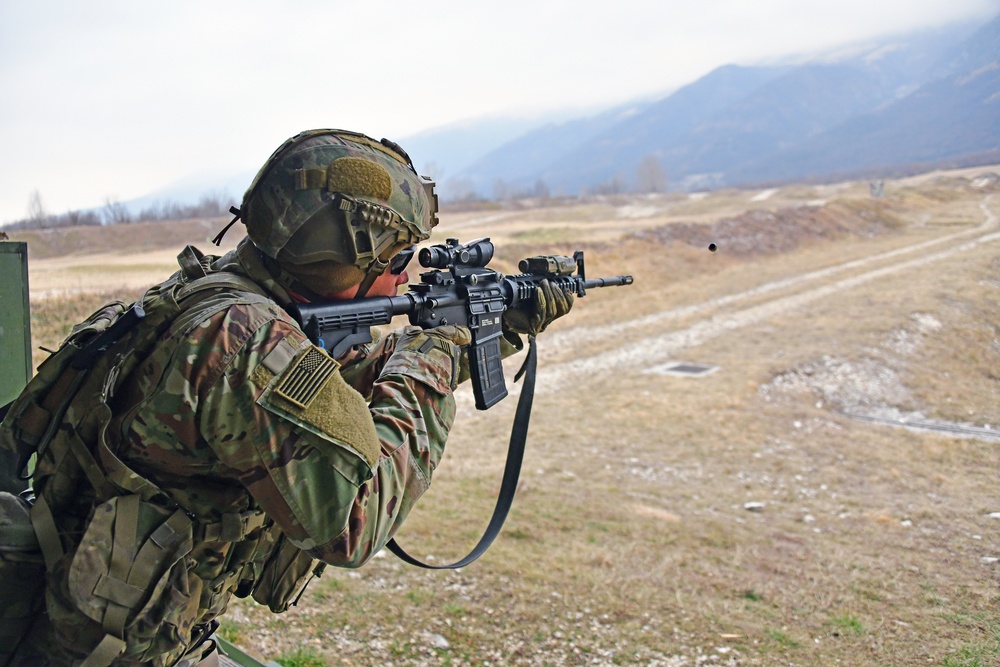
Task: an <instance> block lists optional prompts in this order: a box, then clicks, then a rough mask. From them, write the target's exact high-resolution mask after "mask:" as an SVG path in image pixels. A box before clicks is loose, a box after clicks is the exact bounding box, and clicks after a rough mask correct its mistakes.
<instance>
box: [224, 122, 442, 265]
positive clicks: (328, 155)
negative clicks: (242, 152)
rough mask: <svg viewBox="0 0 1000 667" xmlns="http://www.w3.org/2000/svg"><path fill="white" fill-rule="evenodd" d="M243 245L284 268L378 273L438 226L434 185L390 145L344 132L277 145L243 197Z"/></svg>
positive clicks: (305, 134)
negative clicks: (324, 266)
mask: <svg viewBox="0 0 1000 667" xmlns="http://www.w3.org/2000/svg"><path fill="white" fill-rule="evenodd" d="M240 217H241V218H242V219H243V222H244V223H245V224H246V226H247V235H248V236H249V237H250V240H251V241H252V242H253V243H254V245H255V246H257V247H258V248H259V249H260V250H261V251H262V252H263V253H264V254H265V255H267V256H269V257H271V258H273V259H275V260H278V262H279V263H280V264H283V265H291V266H298V265H305V264H313V263H315V262H321V261H326V262H333V263H336V264H343V265H348V266H354V267H357V268H358V269H360V270H361V271H363V272H365V273H367V274H372V275H373V276H374V275H378V274H381V273H382V272H383V271H384V270H385V265H386V260H387V259H388V255H390V254H391V253H392V252H393V251H394V250H398V249H400V248H402V247H406V246H409V245H413V244H416V243H419V242H420V241H423V240H425V239H427V238H428V237H429V236H430V234H431V229H432V228H433V227H434V226H435V225H437V222H438V221H437V196H436V195H435V194H434V183H433V182H432V181H431V180H430V179H426V178H423V177H421V176H419V175H418V174H417V172H416V171H415V170H414V168H413V164H412V162H410V158H409V156H408V155H407V154H406V153H405V152H404V151H403V150H402V149H401V148H400V147H399V146H397V145H396V144H395V143H393V142H391V141H389V140H387V139H383V140H382V141H381V142H379V141H375V140H374V139H372V138H371V137H367V136H365V135H363V134H358V133H355V132H347V131H344V130H310V131H307V132H302V133H300V134H297V135H296V136H294V137H292V138H291V139H289V140H287V141H286V142H285V143H284V144H282V145H281V146H280V147H278V150H276V151H275V152H274V154H272V155H271V157H270V158H269V159H268V161H267V162H266V163H264V166H263V167H261V169H260V171H259V172H258V173H257V176H256V177H255V178H254V180H253V183H251V185H250V188H249V189H248V190H247V192H246V194H245V195H244V196H243V204H242V206H241V208H240Z"/></svg>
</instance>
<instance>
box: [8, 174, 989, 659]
mask: <svg viewBox="0 0 1000 667" xmlns="http://www.w3.org/2000/svg"><path fill="white" fill-rule="evenodd" d="M996 173H997V170H996V169H989V168H983V169H972V170H965V171H963V172H951V173H936V174H928V175H924V176H921V177H915V178H911V179H906V180H901V181H891V182H887V183H886V187H885V190H886V193H885V196H884V197H882V198H880V199H877V200H876V199H872V198H870V197H869V194H868V189H867V184H865V183H844V184H839V185H836V186H797V187H788V188H779V189H775V190H773V191H770V190H769V191H735V190H733V191H722V192H715V193H708V194H706V195H703V196H687V195H679V194H671V195H662V196H650V197H630V198H629V197H622V198H620V199H614V198H608V199H601V200H588V201H580V202H560V203H558V204H555V203H552V202H538V203H536V205H524V206H520V207H508V208H500V209H496V210H490V211H479V212H471V211H470V212H460V211H446V212H445V213H444V215H443V216H442V224H441V228H440V233H439V234H438V235H437V236H438V237H439V238H441V239H443V238H445V237H447V236H457V237H459V238H461V239H463V240H468V239H471V238H473V237H478V236H487V235H488V236H491V237H492V238H493V240H494V241H495V242H496V243H497V245H498V247H499V249H500V250H499V254H498V258H497V260H496V261H495V264H496V265H497V266H498V268H500V269H502V270H505V271H511V270H513V267H514V266H515V265H516V261H517V259H519V258H520V257H523V256H527V255H531V254H538V253H549V252H559V253H567V254H568V253H569V252H571V251H572V250H574V249H576V248H582V249H584V250H585V251H586V254H587V264H588V267H587V268H588V275H589V276H600V275H616V274H619V273H631V274H633V275H634V276H635V284H634V285H633V286H631V287H627V288H616V289H606V290H593V291H592V292H591V293H589V294H588V295H587V297H586V298H584V299H582V300H578V301H577V305H576V307H575V308H574V311H573V313H571V315H570V316H569V317H567V318H565V319H564V320H560V321H559V322H557V323H556V324H555V325H553V327H552V330H551V331H550V332H546V334H544V335H543V336H541V337H540V338H539V347H540V362H539V387H538V393H537V395H536V398H535V410H534V414H533V417H532V427H531V433H530V437H529V445H528V452H527V455H526V457H525V463H524V470H523V473H522V482H521V485H520V487H519V491H518V497H517V500H516V502H515V507H514V509H513V511H512V513H511V516H510V518H509V519H508V522H507V525H506V527H505V529H504V532H503V534H502V535H501V537H500V538H499V539H498V541H497V542H496V543H495V544H494V546H493V548H492V549H491V550H490V552H489V553H488V554H487V555H486V556H484V557H483V558H482V559H481V560H479V561H478V562H476V563H475V564H473V565H471V566H469V567H467V568H464V569H463V570H461V571H457V572H431V571H423V570H418V569H414V568H411V567H409V566H407V565H405V564H403V563H401V562H399V561H397V560H396V559H395V558H394V557H393V556H391V555H385V556H383V555H381V554H380V555H379V556H378V557H376V558H375V559H373V560H372V562H371V563H369V564H368V565H366V566H365V567H364V568H361V569H360V570H357V571H332V570H330V569H328V570H327V572H326V573H325V574H324V576H323V577H322V578H321V579H319V580H318V581H315V582H313V583H312V584H311V585H310V587H309V589H308V591H307V593H306V595H305V596H304V598H303V600H302V602H301V603H300V604H299V606H298V607H296V608H293V609H292V610H291V611H290V612H288V613H286V614H284V615H281V616H276V615H272V614H270V613H268V612H267V611H266V610H263V609H261V608H259V607H255V606H254V605H252V604H249V603H246V602H244V601H238V602H235V603H234V604H233V605H232V608H231V612H230V614H229V615H228V616H227V617H226V620H225V622H224V624H223V632H224V633H225V636H226V637H227V638H228V639H230V640H231V641H234V642H235V643H237V644H240V645H242V646H244V647H246V648H248V649H250V650H252V651H254V652H256V653H259V654H261V655H265V656H267V657H268V658H270V659H278V660H281V661H282V662H283V664H285V665H287V666H288V667H291V666H293V665H298V666H319V665H340V664H345V665H384V664H407V665H661V666H670V667H680V666H682V665H691V666H693V665H767V666H770V665H881V666H890V665H941V666H946V667H959V666H963V667H974V666H978V667H986V666H989V665H997V664H1000V588H998V585H1000V563H998V558H1000V530H998V529H1000V492H998V490H997V488H998V484H997V482H998V473H997V471H998V470H1000V401H998V399H1000V225H998V216H1000V179H998V178H997V177H996V176H995V174H996ZM222 224H224V223H223V222H222V221H220V222H219V226H221V225H222ZM98 231H111V230H98ZM213 231H214V227H213V226H209V227H208V228H207V229H204V230H203V229H202V228H201V227H196V228H195V227H192V228H191V230H190V234H191V238H189V239H187V240H185V241H182V242H179V239H177V238H176V230H174V231H172V232H171V233H169V234H165V235H164V236H163V237H162V240H160V241H157V239H158V238H159V237H158V233H157V231H156V228H155V227H151V228H149V229H147V230H144V231H143V233H142V234H139V235H136V237H135V238H136V239H137V240H136V241H135V242H134V243H135V244H134V245H132V246H129V247H126V248H123V250H127V251H128V252H123V253H120V254H122V255H124V256H127V260H125V259H122V260H120V261H119V262H117V263H114V266H116V267H120V268H119V269H115V270H108V267H109V266H111V264H112V260H110V259H109V257H110V256H111V254H112V253H113V252H114V250H113V249H114V248H115V245H114V240H113V237H112V236H110V235H108V236H104V237H102V236H100V235H97V234H94V236H93V238H88V239H87V240H86V241H80V242H78V244H77V246H76V247H75V248H73V254H72V255H69V254H67V253H68V250H66V249H62V250H59V251H53V250H51V249H50V248H48V247H47V246H45V239H43V238H40V237H37V236H36V237H32V238H31V239H28V240H29V243H33V244H36V245H37V246H40V247H39V251H38V256H39V261H37V262H35V261H33V263H32V266H31V284H32V289H33V294H34V295H35V296H37V298H36V300H35V303H34V309H33V330H34V333H35V344H36V345H44V346H46V347H52V346H54V345H57V344H58V341H59V339H60V338H61V337H62V336H63V335H65V333H66V330H67V328H68V326H70V325H71V324H72V323H74V322H76V321H77V320H79V319H80V318H81V317H82V316H85V315H86V314H88V313H89V312H90V311H92V310H93V309H94V308H96V306H97V305H99V304H100V303H101V302H103V301H104V300H106V299H107V298H109V297H111V296H114V295H118V297H119V298H123V299H126V300H128V299H131V298H135V296H136V295H137V294H138V293H139V291H140V290H141V288H142V287H143V286H144V285H143V282H144V281H148V280H153V279H155V278H150V277H149V276H150V274H151V273H154V272H159V273H160V275H163V276H165V275H166V274H167V273H169V272H170V271H171V270H172V268H171V267H170V261H171V260H170V257H171V256H172V255H173V254H176V252H177V251H179V249H180V245H182V243H184V242H191V243H195V244H196V245H199V246H200V247H202V249H206V247H207V242H205V240H204V239H205V238H207V237H210V236H211V235H212V233H213ZM12 236H13V237H14V238H15V240H17V239H19V238H20V237H18V236H17V235H12ZM140 240H141V245H138V244H139V243H140ZM708 242H714V243H716V244H717V245H718V248H719V249H718V251H717V252H715V253H711V252H709V251H708V250H707V249H706V247H707V244H708ZM128 243H133V242H132V241H129V242H128ZM34 253H35V249H34V246H32V245H29V255H31V256H34ZM140 253H143V254H140ZM512 361H515V363H509V365H510V367H511V368H510V370H514V369H516V367H517V363H516V360H512ZM674 362H690V363H698V364H705V365H711V366H716V367H718V368H717V370H715V371H714V372H712V373H710V374H708V375H705V376H703V377H678V376H675V375H671V374H669V369H670V366H671V364H672V363H674ZM511 379H512V378H509V380H511ZM511 387H512V395H514V396H516V393H517V386H516V385H511ZM515 402H516V401H515V400H514V398H513V396H512V398H508V399H507V400H505V401H504V402H503V403H501V404H499V405H498V406H496V407H494V408H493V409H491V410H490V411H488V412H485V413H483V412H477V411H476V410H475V409H474V406H473V403H472V398H471V395H470V394H469V393H467V390H465V389H463V390H462V391H461V393H460V395H459V406H460V413H459V418H458V423H457V424H456V427H455V429H454V431H453V433H452V436H451V438H450V439H449V443H448V453H447V455H446V457H445V460H444V462H443V463H442V465H441V466H440V468H439V469H438V470H437V472H436V474H435V480H434V485H433V487H432V488H431V490H430V491H429V492H428V494H427V495H426V497H425V498H424V499H423V500H422V501H421V502H420V504H419V505H418V507H417V508H416V510H415V511H414V513H413V514H412V515H411V517H410V519H409V521H408V523H407V524H406V526H404V528H403V529H402V531H401V534H400V535H399V541H400V543H401V544H402V545H403V546H404V547H405V548H407V549H408V550H410V551H411V552H412V553H414V554H415V555H417V556H418V557H422V558H425V559H426V558H432V559H434V561H435V562H444V561H448V560H455V559H457V558H459V557H461V556H462V555H464V553H465V551H467V550H468V549H470V548H471V547H472V545H473V544H474V543H475V541H476V540H477V539H478V535H479V534H480V533H481V531H482V530H483V528H484V527H485V524H486V522H487V520H488V517H489V513H490V511H491V509H492V503H493V502H494V498H495V494H496V492H497V490H498V486H499V481H500V477H501V471H502V467H503V461H504V454H505V446H506V439H507V433H508V430H509V426H510V422H511V419H512V418H513V409H514V404H515ZM872 420H880V421H878V422H875V421H872ZM903 422H906V423H909V424H911V425H913V424H918V425H919V426H920V428H902V427H898V426H897V427H893V426H890V425H886V424H891V423H895V424H897V425H898V424H901V423H903ZM972 436H975V437H972Z"/></svg>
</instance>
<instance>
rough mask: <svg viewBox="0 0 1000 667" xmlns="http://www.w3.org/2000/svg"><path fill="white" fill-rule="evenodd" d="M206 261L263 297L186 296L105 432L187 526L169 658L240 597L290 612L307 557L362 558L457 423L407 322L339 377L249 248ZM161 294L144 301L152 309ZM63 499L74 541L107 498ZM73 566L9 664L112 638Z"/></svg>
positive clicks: (446, 359) (440, 346)
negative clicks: (184, 572)
mask: <svg viewBox="0 0 1000 667" xmlns="http://www.w3.org/2000/svg"><path fill="white" fill-rule="evenodd" d="M202 262H203V264H204V267H203V268H205V269H206V270H207V272H209V273H214V272H222V273H224V274H232V275H237V276H245V277H247V278H249V279H250V280H252V281H253V283H254V284H255V285H256V286H257V288H258V289H257V290H256V291H257V292H258V293H253V292H252V291H246V290H235V291H234V290H226V289H217V290H216V289H212V290H206V293H205V294H204V295H203V296H202V297H201V298H198V299H194V301H195V303H194V304H193V305H191V306H190V307H187V308H185V309H183V310H182V311H181V313H180V315H179V316H178V317H177V319H176V321H175V322H174V324H173V325H172V326H171V329H170V331H169V332H168V335H166V336H164V337H162V338H161V339H160V340H159V341H158V342H157V343H156V344H155V346H154V347H153V349H152V352H151V353H150V354H148V356H146V357H145V358H144V359H143V360H141V361H140V362H139V363H138V365H137V366H136V367H135V368H134V370H132V371H131V372H130V373H129V374H128V376H127V377H126V378H124V380H122V381H121V382H120V384H119V385H118V386H117V388H116V389H114V391H113V394H114V396H113V400H111V401H109V405H110V406H111V408H112V410H111V419H110V422H109V423H108V425H107V427H106V429H105V430H104V434H105V436H106V438H107V440H108V444H109V449H110V450H112V451H114V452H116V453H117V456H118V458H119V459H120V460H121V462H122V463H123V464H124V466H126V469H128V470H131V471H134V473H136V474H138V475H139V476H140V477H142V478H144V479H145V480H148V481H149V482H150V483H151V484H152V485H154V486H155V488H156V489H158V490H159V491H162V492H163V494H164V495H165V496H166V497H167V498H169V501H170V502H171V503H175V504H176V505H178V506H180V507H181V508H183V510H184V513H186V514H187V515H189V516H190V517H191V518H192V520H193V521H194V525H195V528H194V536H195V537H194V545H193V549H192V551H191V552H190V555H189V556H188V557H187V563H188V567H189V568H190V571H189V572H188V576H187V579H186V580H185V581H182V582H181V584H179V586H178V591H180V593H179V594H180V595H182V596H186V597H190V598H191V601H190V602H189V603H186V606H184V605H182V607H184V608H183V609H181V610H180V611H172V612H170V613H173V614H176V615H177V616H178V618H177V619H175V620H174V622H173V625H171V626H170V628H169V632H166V631H165V630H164V629H163V628H162V627H160V628H157V629H156V630H155V633H156V635H157V637H156V638H153V639H152V640H151V641H153V642H156V641H161V640H162V639H163V637H164V636H165V635H169V634H173V635H176V637H175V642H179V644H180V645H178V646H173V647H172V648H171V650H172V653H170V655H169V658H167V659H166V660H165V661H164V664H170V663H171V662H172V661H174V660H177V659H178V658H179V657H180V656H181V655H183V654H184V652H185V650H186V647H185V646H184V644H189V643H190V642H191V640H192V637H194V638H195V639H197V638H199V636H200V635H201V634H204V633H205V632H206V631H207V630H206V629H205V628H206V627H207V624H208V623H209V622H210V621H212V620H213V619H214V618H215V617H217V616H218V615H220V614H221V613H222V612H223V611H225V608H226V605H227V603H228V600H229V599H230V597H231V595H232V594H234V593H235V594H237V595H240V596H245V595H250V594H253V596H254V598H255V599H257V600H258V601H259V602H262V603H264V604H268V605H269V606H271V608H272V609H275V610H276V611H283V610H284V608H287V606H288V602H289V599H288V598H289V596H290V595H291V594H293V593H295V592H296V590H301V585H302V583H301V581H302V580H303V578H304V577H308V575H309V572H310V570H311V569H312V567H313V563H312V561H311V558H315V559H318V560H319V561H322V562H324V563H329V564H333V565H336V566H342V567H358V566H360V565H361V564H362V563H364V562H365V561H366V560H367V559H368V558H370V557H371V555H372V554H373V553H375V552H376V551H378V550H379V549H380V548H381V547H382V546H383V545H384V544H385V543H386V542H387V541H388V540H389V539H390V537H391V536H392V534H393V533H394V531H395V530H396V529H397V528H398V527H399V525H400V524H401V522H402V521H403V519H404V518H405V517H406V515H407V513H408V512H409V511H410V509H411V508H412V506H413V504H414V502H415V501H416V500H417V498H419V497H420V495H421V494H423V492H424V491H426V490H427V488H428V486H429V484H430V480H431V475H432V472H433V471H434V469H435V467H436V466H437V464H438V462H439V461H440V460H441V457H442V455H443V451H444V445H445V440H446V438H447V435H448V431H449V429H450V428H451V425H452V422H453V420H454V416H455V402H454V398H453V396H452V389H453V382H454V381H455V380H457V376H458V372H457V369H458V357H459V354H460V348H458V347H457V346H455V345H453V344H452V343H450V342H449V341H447V340H443V339H441V338H433V337H431V338H428V337H427V335H426V334H425V333H423V332H421V331H419V330H416V329H412V330H411V329H410V328H407V329H404V330H400V331H398V332H394V333H392V334H390V335H388V336H385V337H381V336H379V335H378V334H377V332H373V337H374V339H373V342H372V343H370V344H369V345H367V346H364V347H363V348H362V349H360V350H357V351H355V352H352V353H351V354H350V355H348V357H347V358H346V359H341V360H340V361H341V363H342V364H343V365H342V366H341V365H340V364H338V363H337V362H336V361H334V360H332V359H330V357H329V356H328V355H326V354H325V353H324V352H323V351H321V350H319V349H318V348H315V347H313V346H312V345H311V344H310V342H309V341H308V339H307V337H306V336H305V335H304V334H303V333H302V331H301V330H300V328H299V327H298V325H297V324H296V323H295V322H294V320H292V319H291V318H290V316H289V315H288V314H287V313H286V312H285V311H284V310H283V309H282V307H281V305H280V304H282V303H288V302H289V300H290V299H291V298H292V297H291V296H290V295H289V293H288V292H287V291H286V290H285V289H283V288H282V287H281V286H280V285H278V284H277V283H276V282H275V281H274V280H273V278H271V275H270V274H269V273H268V271H267V269H266V268H265V267H264V265H263V264H262V257H261V255H260V253H259V251H258V250H257V248H256V247H255V246H254V245H253V244H252V243H250V242H248V241H247V240H244V241H243V242H242V243H241V244H240V245H239V247H238V248H237V249H236V250H235V251H233V252H231V253H229V254H227V255H225V256H223V257H221V258H204V259H203V260H202ZM209 262H211V263H210V265H209ZM178 277H179V275H178V276H175V277H174V278H173V279H172V280H175V281H176V280H177V279H178ZM163 293H164V290H156V289H153V290H151V291H150V292H148V293H147V297H146V300H147V304H146V305H147V308H146V310H147V311H149V310H152V309H153V307H154V306H155V304H153V303H151V301H150V300H154V299H159V298H163V296H162V294H163ZM139 326H143V325H142V324H141V323H140V324H139ZM428 341H432V344H430V345H429V344H428ZM111 352H113V350H112V351H111ZM111 352H109V354H110V353H111ZM102 461H104V462H105V463H106V461H105V460H104V459H102ZM72 495H73V502H74V503H75V505H76V506H77V507H78V508H81V507H82V508H83V510H82V513H81V510H79V509H78V510H77V511H76V512H75V513H74V512H68V513H66V512H56V515H57V517H58V518H57V522H59V523H60V524H61V525H60V531H68V532H73V531H74V530H75V531H76V533H77V534H79V531H80V530H81V522H82V521H84V520H85V519H84V515H85V514H86V513H87V512H88V511H90V509H91V508H93V507H94V506H95V505H96V504H97V503H98V502H99V500H100V499H97V498H96V497H95V492H94V490H93V489H91V488H90V487H88V485H87V484H81V485H80V488H78V489H76V490H74V491H73V492H72ZM88 498H94V500H92V501H90V502H89V503H88ZM52 502H59V501H58V500H53V501H52ZM73 514H76V517H75V519H74V518H73V516H72V515H73ZM74 520H75V521H76V522H77V523H76V524H75V525H74V524H73V523H72V522H73V521H74ZM227 524H228V528H227ZM219 525H221V526H222V528H213V526H219ZM234 526H235V527H234ZM289 542H290V544H289ZM109 548H110V547H109ZM279 549H284V550H285V551H284V554H283V555H279V554H278V550H279ZM300 549H301V551H299V550H300ZM285 554H287V555H285ZM71 556H72V554H69V555H68V556H67V557H66V560H67V563H66V564H64V565H63V566H62V567H61V568H60V567H57V568H55V572H54V573H52V574H50V577H49V587H48V589H47V591H46V595H47V608H48V613H49V615H50V616H52V618H53V619H58V621H57V622H56V623H55V624H54V625H55V626H56V627H55V628H53V627H52V624H47V623H45V622H44V619H43V622H41V623H39V624H36V627H35V629H34V631H33V633H32V636H31V641H29V642H28V643H27V645H25V646H22V649H21V651H20V653H19V654H18V655H19V658H20V661H19V660H18V658H15V661H14V664H20V665H27V664H31V665H36V664H44V662H41V663H40V662H39V661H43V660H45V658H44V657H43V656H45V655H47V656H48V660H50V661H51V664H53V665H62V664H70V660H71V659H79V658H81V657H83V656H85V655H87V653H88V652H89V651H90V650H91V649H92V648H93V646H94V645H95V644H96V643H97V642H99V641H100V639H101V637H102V635H103V634H104V630H103V629H102V627H101V624H100V623H98V622H96V621H94V620H92V619H88V618H86V617H84V616H83V615H81V614H80V612H79V611H77V609H76V608H75V607H74V602H73V599H72V594H73V593H72V588H73V586H74V585H75V584H74V582H73V577H72V573H70V576H66V575H65V569H67V568H68V567H69V565H68V561H69V560H70V559H71ZM310 557H311V558H310ZM279 561H280V562H279ZM289 571H291V574H289ZM282 576H284V577H286V578H289V577H290V578H291V579H297V580H296V581H294V582H292V581H286V582H284V583H281V582H278V579H280V578H281V577H282ZM262 580H267V581H266V582H265V583H266V584H267V585H266V586H265V585H262ZM53 582H58V583H59V585H58V586H53V585H52V584H53ZM275 588H278V589H280V590H279V591H278V592H277V594H276V593H275V591H274V589H275ZM87 592H88V593H89V591H87ZM275 597H277V598H280V599H277V600H275V599H274V598H275ZM77 600H78V602H77V604H79V598H77ZM185 616H186V617H185ZM156 620H157V622H159V620H160V619H159V617H157V619H156ZM53 633H54V634H55V636H57V637H58V642H53V641H52V635H53ZM113 664H114V665H137V664H154V663H151V662H129V661H126V660H125V659H124V658H118V659H117V660H116V661H115V662H114V663H113ZM155 664H160V663H155Z"/></svg>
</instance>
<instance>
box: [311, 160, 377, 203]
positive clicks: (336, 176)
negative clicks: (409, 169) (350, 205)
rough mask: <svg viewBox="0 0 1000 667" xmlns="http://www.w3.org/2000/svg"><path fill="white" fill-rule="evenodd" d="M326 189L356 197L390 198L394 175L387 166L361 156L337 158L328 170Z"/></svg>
mask: <svg viewBox="0 0 1000 667" xmlns="http://www.w3.org/2000/svg"><path fill="white" fill-rule="evenodd" d="M326 172H327V175H326V189H327V191H329V192H341V193H343V194H345V195H351V196H355V197H374V198H376V199H389V198H390V197H391V196H392V177H391V176H389V172H388V171H387V170H386V168H385V167H383V166H382V165H380V164H379V163H377V162H374V161H372V160H365V159H364V158H359V157H342V158H337V159H336V160H334V161H333V162H331V163H330V166H329V168H327V170H326Z"/></svg>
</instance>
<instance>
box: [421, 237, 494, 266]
mask: <svg viewBox="0 0 1000 667" xmlns="http://www.w3.org/2000/svg"><path fill="white" fill-rule="evenodd" d="M491 259H493V243H491V242H490V240H489V239H477V240H475V241H470V242H469V243H466V244H465V245H460V244H459V243H458V239H448V240H447V241H445V243H443V244H438V245H432V246H429V247H427V248H423V249H421V251H420V266H424V267H427V268H429V269H446V268H448V267H449V266H453V265H460V266H486V265H487V264H489V263H490V260H491Z"/></svg>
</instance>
